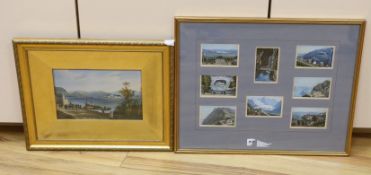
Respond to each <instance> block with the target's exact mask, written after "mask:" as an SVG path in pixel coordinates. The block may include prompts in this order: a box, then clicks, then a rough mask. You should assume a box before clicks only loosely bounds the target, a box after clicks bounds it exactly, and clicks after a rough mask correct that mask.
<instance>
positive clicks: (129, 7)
mask: <svg viewBox="0 0 371 175" xmlns="http://www.w3.org/2000/svg"><path fill="white" fill-rule="evenodd" d="M267 4H268V0H248V1H247V0H232V1H231V0H152V1H151V0H135V1H123V0H105V1H102V0H79V9H80V20H81V22H80V24H81V33H82V37H84V38H114V39H118V38H124V39H169V38H173V26H174V16H242V17H265V16H266V15H267V8H266V7H267Z"/></svg>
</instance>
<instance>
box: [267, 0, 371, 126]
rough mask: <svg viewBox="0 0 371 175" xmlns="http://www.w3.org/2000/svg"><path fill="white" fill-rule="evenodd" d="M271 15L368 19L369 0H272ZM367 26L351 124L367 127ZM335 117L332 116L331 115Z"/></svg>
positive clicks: (370, 32)
mask: <svg viewBox="0 0 371 175" xmlns="http://www.w3.org/2000/svg"><path fill="white" fill-rule="evenodd" d="M272 2H273V3H272V11H271V16H272V17H291V18H294V17H295V18H360V19H366V20H367V21H371V1H370V0H295V1H293V0H273V1H272ZM370 48H371V26H366V36H365V43H364V47H363V57H362V65H361V70H360V79H359V87H358V96H357V101H356V103H357V106H356V113H355V121H354V126H355V127H359V128H371V116H370V114H371V112H370V109H371V108H370V107H371V105H370V104H371V78H370V75H371V61H370V56H371V49H370ZM335 117H336V116H335Z"/></svg>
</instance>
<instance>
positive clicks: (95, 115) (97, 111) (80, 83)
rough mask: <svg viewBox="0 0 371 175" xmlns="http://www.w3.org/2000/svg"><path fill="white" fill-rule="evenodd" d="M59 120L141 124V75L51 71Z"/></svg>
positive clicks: (108, 71)
mask: <svg viewBox="0 0 371 175" xmlns="http://www.w3.org/2000/svg"><path fill="white" fill-rule="evenodd" d="M53 77H54V89H55V99H56V108H57V118H58V119H131V120H141V119H142V118H143V116H142V95H141V72H140V71H135V70H134V71H132V70H130V71H126V70H125V71H121V70H58V69H56V70H53Z"/></svg>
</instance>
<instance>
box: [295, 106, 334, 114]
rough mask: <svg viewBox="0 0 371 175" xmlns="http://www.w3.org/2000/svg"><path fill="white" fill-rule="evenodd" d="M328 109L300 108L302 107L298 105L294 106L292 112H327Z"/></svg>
mask: <svg viewBox="0 0 371 175" xmlns="http://www.w3.org/2000/svg"><path fill="white" fill-rule="evenodd" d="M326 111H327V108H300V107H296V108H292V112H301V113H302V112H303V113H304V112H305V113H311V112H317V113H319V112H326Z"/></svg>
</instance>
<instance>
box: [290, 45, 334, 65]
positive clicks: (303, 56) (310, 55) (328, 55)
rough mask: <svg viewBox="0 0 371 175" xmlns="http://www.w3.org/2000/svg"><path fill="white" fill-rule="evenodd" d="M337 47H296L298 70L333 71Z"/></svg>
mask: <svg viewBox="0 0 371 175" xmlns="http://www.w3.org/2000/svg"><path fill="white" fill-rule="evenodd" d="M334 51H335V46H309V45H299V46H296V63H295V67H296V68H312V69H332V68H333V64H334V53H335V52H334Z"/></svg>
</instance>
